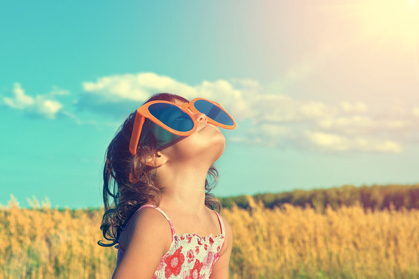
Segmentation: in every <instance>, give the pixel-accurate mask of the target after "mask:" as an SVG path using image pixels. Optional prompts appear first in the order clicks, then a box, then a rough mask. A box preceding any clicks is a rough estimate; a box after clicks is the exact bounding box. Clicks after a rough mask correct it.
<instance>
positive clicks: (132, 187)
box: [98, 93, 221, 247]
mask: <svg viewBox="0 0 419 279" xmlns="http://www.w3.org/2000/svg"><path fill="white" fill-rule="evenodd" d="M156 100H164V101H170V102H174V101H175V100H180V101H183V102H188V100H186V99H185V98H183V97H180V96H178V95H174V94H169V93H160V94H156V95H154V96H152V97H151V98H150V99H149V100H148V101H147V102H150V101H156ZM147 102H146V103H147ZM135 113H136V112H133V113H131V114H130V115H129V116H128V118H127V119H126V120H125V122H124V123H123V124H122V125H121V127H120V128H119V129H118V132H117V133H116V135H115V137H114V138H113V139H112V141H111V143H110V144H109V146H108V148H107V150H106V158H105V166H104V169H103V203H104V206H105V208H104V210H105V213H104V214H103V218H102V225H101V226H100V229H101V230H102V234H103V237H104V238H105V239H106V240H108V241H110V243H104V242H103V241H102V240H101V241H99V242H98V244H99V245H100V246H104V247H112V246H114V245H115V244H117V243H118V241H119V236H120V235H121V231H122V229H123V228H124V227H125V225H126V224H127V222H128V220H129V219H130V218H131V217H132V215H133V214H134V213H135V211H136V210H137V209H138V208H140V207H141V206H142V205H144V204H153V205H155V206H158V205H159V203H160V197H161V193H160V190H159V188H157V187H156V186H155V184H154V181H153V173H154V172H152V170H153V168H150V167H148V166H147V165H146V159H147V158H148V157H149V156H150V155H153V154H155V153H156V152H157V151H158V150H159V148H158V146H157V141H156V139H155V137H154V135H153V133H151V132H149V131H150V129H151V125H155V124H153V122H151V121H150V120H148V119H146V120H145V122H144V126H143V130H142V133H141V139H140V142H139V143H138V147H137V154H136V155H134V156H133V155H132V154H131V153H130V152H129V142H130V139H131V133H132V129H133V125H134V120H135ZM130 173H131V178H130ZM217 179H218V172H217V170H216V168H215V167H214V165H212V166H211V167H210V169H209V170H208V175H207V179H206V181H205V205H206V206H208V207H210V208H211V209H215V210H217V211H220V209H221V205H220V203H219V201H218V200H217V198H216V197H215V196H214V195H213V194H211V193H210V191H211V190H213V189H214V187H215V185H216V183H217Z"/></svg>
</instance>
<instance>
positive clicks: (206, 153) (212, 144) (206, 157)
mask: <svg viewBox="0 0 419 279" xmlns="http://www.w3.org/2000/svg"><path fill="white" fill-rule="evenodd" d="M175 103H176V104H179V105H182V104H183V103H184V102H182V101H180V100H175ZM191 114H192V115H193V117H194V118H195V120H196V123H197V129H196V132H195V133H193V134H192V135H190V136H187V137H183V138H182V139H181V140H179V141H177V142H175V143H174V144H172V145H170V146H169V147H167V148H165V149H163V151H162V152H164V153H165V154H166V155H168V156H169V157H171V159H175V160H186V159H187V160H193V161H196V163H208V164H210V165H212V164H213V163H214V162H215V161H216V160H217V159H218V158H219V157H220V156H221V154H222V153H223V151H224V147H225V138H224V135H223V134H222V133H221V132H220V129H219V128H218V127H217V126H214V125H212V124H209V123H208V122H207V118H206V116H205V114H203V113H196V114H194V113H192V112H191Z"/></svg>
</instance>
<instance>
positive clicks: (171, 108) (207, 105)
mask: <svg viewBox="0 0 419 279" xmlns="http://www.w3.org/2000/svg"><path fill="white" fill-rule="evenodd" d="M196 113H203V114H205V115H206V117H207V122H208V123H210V124H213V125H215V126H218V127H221V128H224V129H234V128H236V122H235V121H234V119H233V117H231V115H230V114H228V112H227V111H226V110H225V109H224V108H222V107H221V106H220V104H218V103H216V102H213V101H210V100H207V99H203V98H196V99H193V100H192V101H190V102H189V103H184V104H182V105H178V104H175V103H172V102H168V101H151V102H148V103H145V104H144V105H142V106H141V107H139V108H138V109H137V113H136V115H135V121H134V127H133V129H132V134H131V140H130V144H129V151H130V153H131V154H132V155H135V154H137V146H138V141H139V140H140V136H141V130H142V128H143V125H144V121H145V118H148V119H149V120H151V121H152V122H154V123H155V124H157V125H159V126H160V127H162V128H163V129H165V130H167V131H168V132H170V133H172V134H174V135H177V136H189V135H191V134H193V133H194V132H195V131H196V128H197V122H196V119H195V117H194V116H193V114H196Z"/></svg>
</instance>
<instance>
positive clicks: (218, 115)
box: [194, 100, 234, 126]
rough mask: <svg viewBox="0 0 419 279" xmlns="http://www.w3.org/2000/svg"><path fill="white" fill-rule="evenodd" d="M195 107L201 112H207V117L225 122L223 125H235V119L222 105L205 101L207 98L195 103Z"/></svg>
mask: <svg viewBox="0 0 419 279" xmlns="http://www.w3.org/2000/svg"><path fill="white" fill-rule="evenodd" d="M194 107H195V108H196V109H197V110H198V111H199V112H201V113H203V114H205V115H206V116H207V117H209V118H211V119H212V120H214V121H216V122H218V123H220V124H223V125H231V126H232V125H233V124H234V122H233V119H231V117H230V116H228V114H227V113H225V112H224V111H223V110H222V109H221V108H220V107H218V106H216V105H214V104H212V103H210V102H208V101H205V100H198V101H196V102H195V103H194Z"/></svg>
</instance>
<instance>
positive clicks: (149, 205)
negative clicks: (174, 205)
mask: <svg viewBox="0 0 419 279" xmlns="http://www.w3.org/2000/svg"><path fill="white" fill-rule="evenodd" d="M145 207H150V208H154V209H156V210H157V211H159V212H160V213H161V214H162V215H163V216H164V217H165V218H166V220H167V222H169V225H170V230H171V231H172V239H173V238H174V236H175V227H174V226H173V223H172V221H171V220H170V219H169V217H168V216H167V215H166V213H164V211H163V210H161V208H159V207H157V206H154V205H152V204H145V205H143V206H141V207H140V208H139V209H138V210H140V209H141V208H145Z"/></svg>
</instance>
